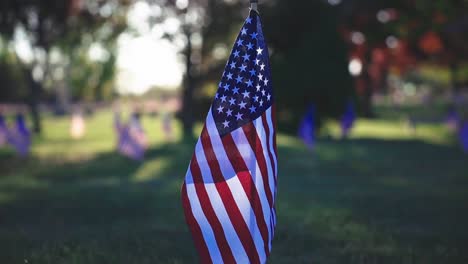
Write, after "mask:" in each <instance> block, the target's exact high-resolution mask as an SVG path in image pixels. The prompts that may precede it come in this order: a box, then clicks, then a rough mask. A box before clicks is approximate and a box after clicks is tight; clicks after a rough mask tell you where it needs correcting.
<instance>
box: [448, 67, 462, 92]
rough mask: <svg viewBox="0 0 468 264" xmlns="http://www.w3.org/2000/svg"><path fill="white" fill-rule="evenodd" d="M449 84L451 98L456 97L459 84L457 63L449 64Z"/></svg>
mask: <svg viewBox="0 0 468 264" xmlns="http://www.w3.org/2000/svg"><path fill="white" fill-rule="evenodd" d="M450 82H451V85H452V96H454V97H455V96H457V94H458V93H459V92H460V86H461V85H460V82H459V80H458V63H456V62H452V63H450Z"/></svg>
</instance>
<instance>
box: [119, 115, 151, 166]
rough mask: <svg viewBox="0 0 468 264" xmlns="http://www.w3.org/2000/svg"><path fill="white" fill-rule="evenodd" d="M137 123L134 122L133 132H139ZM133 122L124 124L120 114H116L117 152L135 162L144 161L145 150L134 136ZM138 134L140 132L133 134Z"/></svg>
mask: <svg viewBox="0 0 468 264" xmlns="http://www.w3.org/2000/svg"><path fill="white" fill-rule="evenodd" d="M135 122H136V121H134V120H133V126H135V128H134V129H133V130H135V131H136V130H138V128H137V127H138V126H139V124H135ZM131 126H132V121H131V122H129V124H124V123H123V122H122V119H121V116H120V113H119V112H115V113H114V129H115V132H116V136H117V151H118V152H119V153H120V154H122V155H123V156H126V157H128V158H130V159H133V160H143V158H144V153H145V148H144V147H143V146H142V145H141V144H139V142H138V140H137V138H136V137H135V136H132V131H131V130H132V129H131ZM133 133H134V134H138V133H139V132H133Z"/></svg>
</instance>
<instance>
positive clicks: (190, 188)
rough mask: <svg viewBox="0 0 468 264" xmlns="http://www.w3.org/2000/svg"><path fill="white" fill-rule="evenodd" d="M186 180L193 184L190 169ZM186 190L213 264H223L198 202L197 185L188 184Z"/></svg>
mask: <svg viewBox="0 0 468 264" xmlns="http://www.w3.org/2000/svg"><path fill="white" fill-rule="evenodd" d="M186 178H187V179H190V182H193V178H192V173H191V172H190V167H189V170H188V172H187V176H186ZM186 188H187V197H188V199H189V202H190V207H191V209H192V213H193V216H194V217H195V220H196V221H197V223H198V225H200V229H201V231H202V233H203V239H204V240H205V243H206V246H207V247H208V251H209V252H210V257H211V260H212V261H213V263H223V258H222V257H221V253H220V251H219V248H218V244H217V243H216V239H215V237H214V233H213V229H212V228H211V225H210V224H209V222H208V220H207V219H206V216H205V214H204V213H203V210H202V208H201V205H200V201H199V200H198V195H197V193H196V190H195V184H186Z"/></svg>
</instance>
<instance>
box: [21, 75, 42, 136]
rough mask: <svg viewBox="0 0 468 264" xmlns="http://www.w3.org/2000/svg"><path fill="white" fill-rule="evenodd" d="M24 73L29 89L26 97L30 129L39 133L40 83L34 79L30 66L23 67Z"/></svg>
mask: <svg viewBox="0 0 468 264" xmlns="http://www.w3.org/2000/svg"><path fill="white" fill-rule="evenodd" d="M24 71H25V75H26V77H27V78H26V79H27V81H28V82H27V85H28V89H29V96H28V99H27V103H28V106H29V112H30V114H31V119H32V123H33V129H32V131H33V132H34V133H35V134H41V132H42V125H41V115H40V109H39V97H40V95H41V91H42V85H41V83H39V82H37V81H36V80H34V77H33V74H32V68H25V70H24Z"/></svg>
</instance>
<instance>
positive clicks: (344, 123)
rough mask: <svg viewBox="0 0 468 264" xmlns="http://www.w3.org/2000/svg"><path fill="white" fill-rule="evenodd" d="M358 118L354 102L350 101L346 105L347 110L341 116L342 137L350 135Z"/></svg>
mask: <svg viewBox="0 0 468 264" xmlns="http://www.w3.org/2000/svg"><path fill="white" fill-rule="evenodd" d="M355 120H356V112H355V111H354V105H353V103H348V106H347V107H346V112H345V113H344V115H343V117H342V118H341V132H342V137H343V138H346V137H348V135H349V133H350V132H351V129H352V128H353V126H354V121H355Z"/></svg>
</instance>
